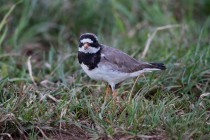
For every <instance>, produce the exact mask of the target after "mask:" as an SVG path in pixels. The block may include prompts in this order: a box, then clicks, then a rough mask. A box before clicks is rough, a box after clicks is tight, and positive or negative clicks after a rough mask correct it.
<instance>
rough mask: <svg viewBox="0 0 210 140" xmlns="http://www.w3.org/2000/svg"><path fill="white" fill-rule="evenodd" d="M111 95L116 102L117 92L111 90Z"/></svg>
mask: <svg viewBox="0 0 210 140" xmlns="http://www.w3.org/2000/svg"><path fill="white" fill-rule="evenodd" d="M112 97H113V99H114V101H115V102H116V101H117V92H116V90H113V91H112Z"/></svg>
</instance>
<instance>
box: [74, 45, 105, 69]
mask: <svg viewBox="0 0 210 140" xmlns="http://www.w3.org/2000/svg"><path fill="white" fill-rule="evenodd" d="M100 59H101V49H100V50H99V51H98V52H96V53H84V52H81V51H78V60H79V63H80V64H82V63H83V64H85V65H86V66H87V67H88V68H89V70H92V69H94V68H96V67H97V66H98V63H99V62H100Z"/></svg>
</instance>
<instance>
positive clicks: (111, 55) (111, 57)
mask: <svg viewBox="0 0 210 140" xmlns="http://www.w3.org/2000/svg"><path fill="white" fill-rule="evenodd" d="M78 48H79V49H78V55H77V57H78V61H79V64H80V65H81V67H82V69H83V70H84V71H85V73H86V74H87V75H88V76H89V77H90V78H91V79H94V80H97V81H105V82H107V83H108V86H107V88H106V95H105V99H104V100H105V101H107V99H108V96H109V94H110V91H112V97H113V99H114V100H116V97H117V92H116V86H117V85H118V84H120V83H122V82H123V81H125V80H126V79H130V78H134V77H137V76H139V75H142V74H144V73H145V72H152V71H158V70H165V69H166V67H165V65H164V64H163V63H148V62H140V61H138V60H136V59H134V58H132V57H131V56H129V55H128V54H126V53H124V52H122V51H121V50H118V49H116V48H113V47H109V46H107V45H104V44H100V43H99V40H98V37H97V36H96V35H95V34H94V33H83V34H81V36H80V37H79V45H78Z"/></svg>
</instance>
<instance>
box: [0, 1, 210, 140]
mask: <svg viewBox="0 0 210 140" xmlns="http://www.w3.org/2000/svg"><path fill="white" fill-rule="evenodd" d="M93 5H94V6H93ZM208 5H209V2H208V1H207V0H201V1H199V2H197V1H195V0H190V1H188V2H185V1H180V2H177V1H164V0H161V1H132V2H127V1H125V0H122V1H121V2H119V1H116V0H112V1H111V0H110V1H100V0H98V1H94V0H89V1H85V2H84V1H82V0H77V1H74V2H73V1H66V0H54V1H53V2H52V1H50V2H49V0H44V1H38V0H34V1H33V2H32V1H27V0H22V1H17V0H16V1H8V0H7V1H6V0H3V1H2V4H1V8H0V17H1V18H0V19H1V21H0V33H1V34H0V45H1V47H0V66H1V68H0V138H1V139H6V138H7V139H58V138H63V139H67V138H71V139H103V138H104V139H120V138H125V139H208V138H209V137H210V133H209V132H210V101H209V98H210V95H209V93H210V80H209V78H210V67H209V65H210V42H209V38H210V34H209V31H210V26H209V25H210V17H209V15H210V11H209V8H208ZM173 25H178V27H176V28H166V29H164V30H159V29H160V28H165V27H168V26H170V27H171V26H173ZM156 31H157V32H156ZM83 32H94V33H96V34H97V35H98V36H99V39H100V41H101V43H103V44H107V45H110V46H112V47H115V48H118V49H120V50H123V51H124V52H126V53H128V54H129V55H131V56H133V57H135V58H136V59H138V60H143V61H150V62H152V61H155V62H164V63H165V64H166V66H167V70H166V71H163V72H155V73H148V74H145V77H139V78H138V79H136V80H135V79H134V80H127V81H125V82H124V83H123V84H122V85H121V86H120V88H119V89H118V97H119V99H120V105H119V106H115V104H114V103H113V101H112V98H111V97H110V98H109V101H108V103H107V104H105V105H104V104H103V101H104V96H105V93H104V92H105V83H102V82H96V81H93V80H91V79H90V78H89V77H87V75H85V74H84V72H83V71H82V70H81V68H80V66H79V63H78V61H77V49H78V48H77V45H78V37H79V35H80V34H81V33H83ZM154 32H156V34H155V35H154V36H153V37H152V35H153V33H154ZM148 35H150V36H148ZM149 39H151V42H149V43H148V40H149ZM146 44H149V45H148V50H147V51H146V52H145V51H144V50H145V46H146ZM143 52H144V53H143ZM29 56H31V59H30V61H29V59H28V58H29ZM142 56H143V57H142ZM30 66H31V68H30ZM32 77H33V79H34V82H33V81H32ZM130 97H131V98H130ZM129 100H130V102H128V101H129Z"/></svg>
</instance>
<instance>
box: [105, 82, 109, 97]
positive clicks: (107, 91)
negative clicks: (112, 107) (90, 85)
mask: <svg viewBox="0 0 210 140" xmlns="http://www.w3.org/2000/svg"><path fill="white" fill-rule="evenodd" d="M109 93H110V87H109V85H108V86H107V88H106V95H105V101H107V100H108V97H109Z"/></svg>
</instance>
